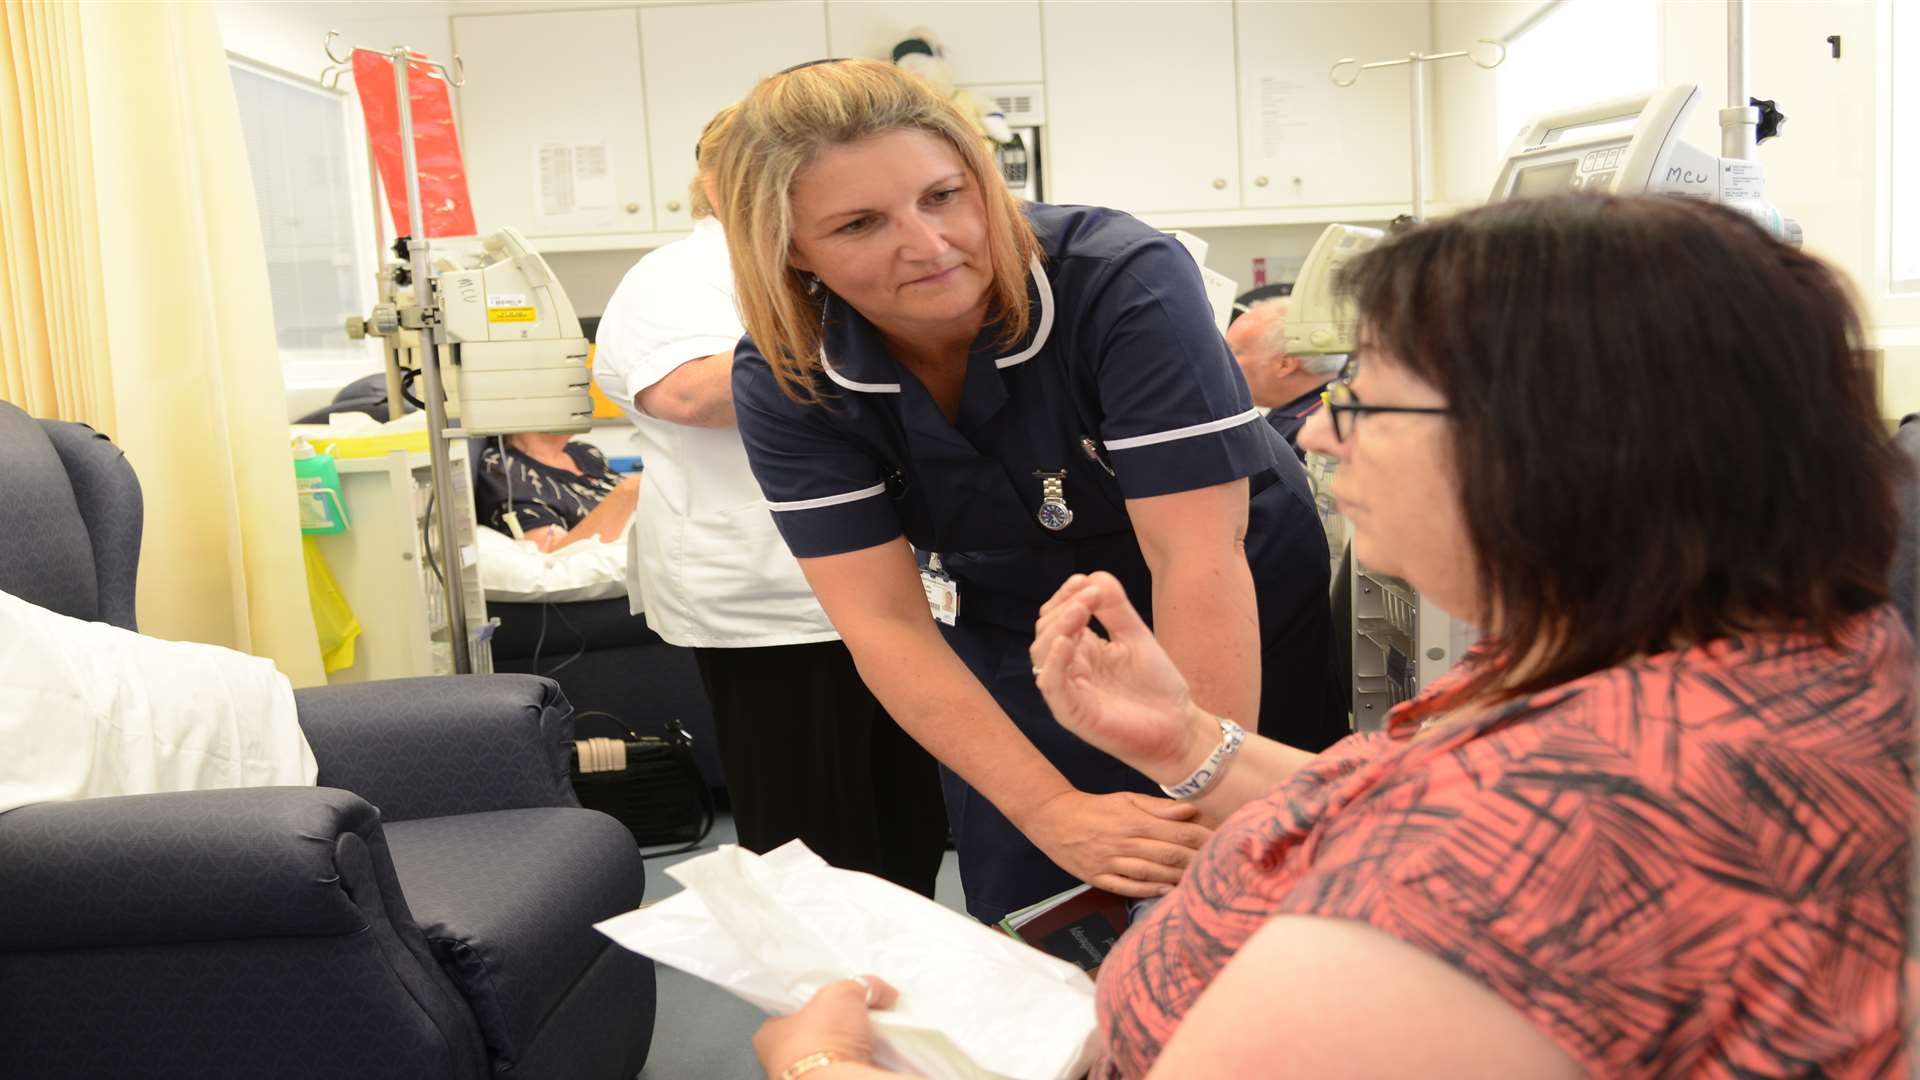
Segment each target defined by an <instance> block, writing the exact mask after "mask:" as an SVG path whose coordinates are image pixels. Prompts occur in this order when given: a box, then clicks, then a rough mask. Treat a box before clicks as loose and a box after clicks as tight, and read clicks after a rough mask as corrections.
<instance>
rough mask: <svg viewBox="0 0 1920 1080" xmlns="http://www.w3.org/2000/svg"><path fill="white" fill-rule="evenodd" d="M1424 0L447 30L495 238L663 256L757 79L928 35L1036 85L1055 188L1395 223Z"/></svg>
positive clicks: (477, 19)
mask: <svg viewBox="0 0 1920 1080" xmlns="http://www.w3.org/2000/svg"><path fill="white" fill-rule="evenodd" d="M1430 21H1431V20H1430V2H1429V0H1289V2H1286V3H1278V2H1274V0H1184V2H1160V0H1153V2H1148V0H1128V2H1112V3H1104V2H1102V3H1094V2H1087V0H976V2H972V3H941V2H934V0H903V2H888V3H877V2H872V0H744V2H708V3H685V4H676V3H666V4H648V5H643V6H636V7H611V6H608V7H595V8H591V9H586V10H561V11H519V12H513V13H500V14H494V13H491V12H479V13H473V14H463V15H457V16H454V17H453V19H452V23H453V37H454V46H455V51H456V52H457V53H458V54H459V55H460V57H461V59H462V60H463V61H464V62H465V64H466V75H467V84H466V86H465V88H463V89H462V90H461V91H460V112H461V137H462V139H463V140H464V143H465V146H466V152H467V160H468V163H469V173H470V181H471V184H472V190H473V197H474V203H475V209H476V212H477V215H478V217H479V219H480V224H481V225H482V227H483V228H485V227H492V226H497V225H502V224H511V225H516V226H518V227H520V228H521V229H522V230H523V231H524V232H525V233H526V234H527V235H528V236H529V237H531V238H534V239H536V240H537V242H538V244H539V246H540V247H541V248H543V249H545V250H547V251H587V250H609V249H619V248H638V247H650V246H654V245H656V244H658V243H661V242H664V241H665V240H668V239H671V238H673V237H675V236H678V235H683V234H684V233H685V232H686V231H687V229H689V228H690V227H691V225H692V219H691V217H690V216H689V215H688V212H687V194H686V189H687V183H688V181H689V180H690V179H691V178H692V175H693V167H694V163H693V145H694V142H695V140H696V139H697V138H698V136H699V133H700V130H701V129H702V128H703V127H704V126H705V124H706V122H707V120H708V119H709V118H711V117H712V115H713V114H714V112H715V111H717V110H718V109H719V108H720V107H721V106H722V105H724V104H726V103H727V102H728V101H731V100H734V99H735V98H737V97H739V96H740V95H741V94H742V93H744V92H745V91H746V90H747V89H748V88H749V87H750V86H752V84H753V83H754V82H755V81H756V80H758V79H759V78H761V77H763V76H765V75H768V74H771V73H773V72H775V71H778V70H780V69H781V68H784V67H787V66H789V65H792V64H797V63H801V62H803V61H807V60H813V59H818V58H820V57H823V56H874V57H881V58H884V57H885V56H886V55H887V53H888V50H890V49H891V47H892V46H893V44H894V43H895V42H897V41H898V40H900V39H901V38H902V37H904V36H905V35H906V33H907V32H908V31H909V30H910V29H912V28H913V27H915V26H926V27H929V28H931V29H932V30H933V31H934V32H935V33H936V34H938V35H939V36H940V38H941V39H942V40H943V42H944V44H945V45H946V47H947V50H948V53H949V57H950V59H951V63H952V65H953V68H954V75H955V79H956V81H957V82H959V83H960V84H962V85H964V86H968V87H970V88H973V89H975V90H976V91H977V92H982V93H983V94H991V92H992V91H993V90H995V89H997V88H1003V87H1018V88H1020V89H1021V91H1022V92H1025V91H1026V90H1027V89H1028V88H1038V90H1039V95H1040V98H1041V101H1040V103H1039V111H1040V112H1041V113H1042V114H1043V115H1044V125H1043V128H1042V131H1043V137H1044V140H1045V142H1044V145H1043V147H1042V154H1041V161H1042V170H1043V176H1044V180H1045V184H1046V197H1047V198H1048V199H1049V200H1050V201H1055V202H1078V203H1095V204H1101V205H1107V206H1114V207H1118V208H1120V209H1123V210H1128V211H1131V212H1133V213H1136V214H1139V215H1141V216H1143V217H1146V218H1147V219H1149V220H1150V221H1152V222H1153V223H1155V224H1157V225H1163V226H1178V225H1187V226H1205V225H1260V224H1292V223H1312V222H1318V221H1331V220H1334V219H1351V220H1361V219H1370V218H1384V217H1389V216H1391V215H1392V214H1394V213H1397V212H1399V211H1401V210H1404V209H1405V208H1406V203H1407V201H1408V200H1409V199H1410V198H1411V185H1410V182H1409V179H1408V171H1409V165H1408V150H1407V147H1408V143H1409V134H1408V132H1409V126H1408V115H1407V85H1406V79H1407V74H1406V69H1405V68H1394V69H1386V70H1384V71H1373V72H1367V73H1366V75H1365V77H1363V78H1362V79H1361V81H1360V83H1359V84H1358V85H1356V86H1352V87H1346V88H1340V87H1335V86H1333V85H1332V83H1331V82H1330V81H1329V80H1328V78H1327V72H1328V69H1329V68H1330V67H1331V66H1332V64H1333V62H1334V60H1336V59H1339V58H1340V57H1343V56H1355V57H1359V58H1360V59H1363V60H1375V59H1385V58H1389V57H1394V56H1404V55H1405V54H1406V53H1407V52H1408V51H1410V50H1413V49H1425V48H1427V47H1428V45H1429V41H1428V38H1429V26H1430Z"/></svg>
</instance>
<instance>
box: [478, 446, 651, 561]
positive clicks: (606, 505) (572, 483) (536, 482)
mask: <svg viewBox="0 0 1920 1080" xmlns="http://www.w3.org/2000/svg"><path fill="white" fill-rule="evenodd" d="M639 493H640V477H638V476H629V477H626V478H625V479H622V478H620V477H619V476H618V475H617V474H615V473H614V471H613V470H612V468H610V467H609V466H608V465H607V457H606V455H605V454H602V453H601V452H600V451H599V449H598V448H596V447H593V446H589V445H588V444H586V443H583V442H575V441H573V440H572V439H569V438H568V437H567V435H566V433H565V432H544V431H543V432H525V433H521V434H518V435H506V436H501V437H499V438H494V439H489V440H487V444H486V448H485V449H484V450H482V451H481V452H480V478H479V481H478V486H477V488H476V490H475V491H474V493H473V508H474V514H475V516H477V517H478V518H479V519H480V522H481V523H482V524H484V525H490V526H492V527H493V528H495V529H498V530H500V531H501V532H503V533H506V534H507V535H508V536H511V537H513V538H514V539H516V540H531V541H533V543H534V545H535V546H536V547H538V548H539V549H540V550H541V551H555V550H558V549H560V548H563V547H565V546H567V545H568V544H571V543H573V542H574V541H576V540H584V539H586V538H587V537H589V536H592V537H597V538H598V539H601V540H608V541H611V540H616V539H618V538H619V537H620V534H621V533H623V532H625V531H626V528H627V519H629V518H631V517H632V516H633V505H634V499H635V497H636V496H637V495H638V494H639Z"/></svg>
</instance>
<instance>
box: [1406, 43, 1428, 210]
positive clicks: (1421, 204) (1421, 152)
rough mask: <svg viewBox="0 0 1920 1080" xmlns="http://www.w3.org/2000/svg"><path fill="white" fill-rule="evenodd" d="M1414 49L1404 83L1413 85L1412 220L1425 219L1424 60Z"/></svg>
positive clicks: (1425, 96) (1425, 91) (1425, 127)
mask: <svg viewBox="0 0 1920 1080" xmlns="http://www.w3.org/2000/svg"><path fill="white" fill-rule="evenodd" d="M1426 59H1427V58H1426V57H1424V56H1421V55H1420V54H1419V53H1417V52H1411V53H1408V54H1407V60H1408V65H1407V66H1408V68H1410V69H1411V70H1409V71H1408V73H1407V85H1408V86H1411V87H1412V88H1413V89H1412V91H1411V93H1412V94H1413V123H1412V124H1410V125H1408V126H1409V127H1410V128H1411V129H1412V132H1413V220H1415V221H1425V220H1427V177H1426V172H1427V64H1426Z"/></svg>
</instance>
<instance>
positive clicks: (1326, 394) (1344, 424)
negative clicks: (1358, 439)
mask: <svg viewBox="0 0 1920 1080" xmlns="http://www.w3.org/2000/svg"><path fill="white" fill-rule="evenodd" d="M1342 374H1343V375H1344V374H1345V372H1344V371H1343V372H1342ZM1320 402H1321V404H1323V405H1325V406H1326V407H1327V419H1328V420H1331V421H1333V437H1334V438H1335V439H1337V440H1339V441H1340V442H1346V441H1347V440H1348V439H1349V438H1351V437H1352V436H1353V431H1354V428H1355V427H1356V426H1357V425H1358V423H1359V420H1358V418H1359V417H1360V416H1362V415H1364V414H1366V413H1425V414H1427V415H1429V416H1445V415H1447V414H1448V413H1450V412H1452V411H1453V410H1451V409H1443V408H1436V407H1432V406H1426V407H1421V406H1414V405H1368V404H1365V403H1363V402H1362V401H1361V400H1360V399H1359V398H1358V397H1355V396H1354V393H1353V384H1352V383H1350V382H1348V381H1347V380H1346V379H1345V378H1342V379H1340V380H1338V381H1336V382H1332V383H1328V384H1327V388H1326V389H1325V390H1322V391H1320ZM1343 416H1345V417H1349V418H1350V419H1347V420H1345V421H1342V419H1341V417H1343Z"/></svg>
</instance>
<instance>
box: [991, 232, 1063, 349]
mask: <svg viewBox="0 0 1920 1080" xmlns="http://www.w3.org/2000/svg"><path fill="white" fill-rule="evenodd" d="M1033 280H1034V283H1035V284H1037V285H1039V286H1040V329H1038V330H1036V331H1034V334H1033V344H1031V345H1029V346H1027V347H1026V348H1024V349H1021V350H1020V351H1019V352H1017V353H1014V354H1013V355H1012V356H1003V357H1001V358H999V359H998V360H995V361H994V362H993V366H994V367H997V368H1000V369H1002V370H1005V369H1006V368H1010V367H1012V366H1014V365H1015V364H1024V363H1026V362H1027V361H1029V360H1031V359H1033V358H1034V356H1035V355H1037V354H1038V353H1039V352H1040V348H1041V346H1043V345H1045V344H1046V343H1047V335H1049V334H1051V333H1053V282H1051V281H1048V280H1047V268H1046V267H1044V266H1042V265H1040V256H1038V255H1035V256H1034V257H1033Z"/></svg>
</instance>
